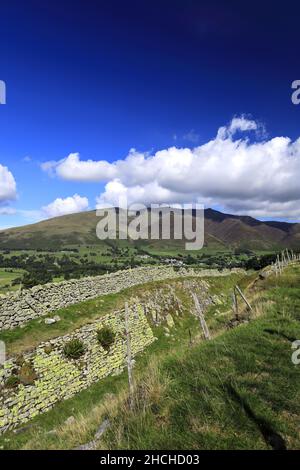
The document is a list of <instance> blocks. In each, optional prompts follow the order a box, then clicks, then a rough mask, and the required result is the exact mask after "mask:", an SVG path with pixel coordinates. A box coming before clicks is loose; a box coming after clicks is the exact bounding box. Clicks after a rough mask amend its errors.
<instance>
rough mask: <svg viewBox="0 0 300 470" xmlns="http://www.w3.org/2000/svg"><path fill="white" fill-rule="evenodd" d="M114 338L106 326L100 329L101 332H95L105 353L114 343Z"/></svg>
mask: <svg viewBox="0 0 300 470" xmlns="http://www.w3.org/2000/svg"><path fill="white" fill-rule="evenodd" d="M115 337H116V335H115V333H114V332H113V331H112V330H111V329H110V328H109V327H108V326H104V327H103V328H101V330H98V331H97V339H98V341H99V343H100V344H101V346H102V348H103V349H105V350H106V351H107V350H108V349H109V348H110V347H111V345H112V344H113V343H114V342H115Z"/></svg>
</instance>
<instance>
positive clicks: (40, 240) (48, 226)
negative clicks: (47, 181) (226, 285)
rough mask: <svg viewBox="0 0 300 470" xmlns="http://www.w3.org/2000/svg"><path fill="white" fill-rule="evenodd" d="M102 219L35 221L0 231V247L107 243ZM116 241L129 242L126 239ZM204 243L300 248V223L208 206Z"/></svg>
mask: <svg viewBox="0 0 300 470" xmlns="http://www.w3.org/2000/svg"><path fill="white" fill-rule="evenodd" d="M99 220H100V218H99V217H97V216H96V212H95V211H89V212H81V213H78V214H71V215H65V216H61V217H56V218H53V219H49V220H45V221H42V222H39V223H36V224H32V225H26V226H23V227H16V228H12V229H5V230H1V231H0V248H10V249H24V248H26V249H29V248H30V249H35V248H42V249H45V248H59V249H62V248H64V247H67V246H74V245H99V246H101V245H102V246H106V242H105V241H101V240H98V238H97V237H96V225H97V223H98V221H99ZM116 243H117V244H120V243H121V244H122V245H126V244H127V243H129V244H130V243H131V244H132V242H130V241H129V242H127V241H118V240H117V242H116ZM139 244H141V245H145V246H148V245H149V246H151V247H154V248H155V249H157V250H158V251H159V250H163V249H164V248H170V247H174V249H178V250H180V249H181V248H183V245H184V243H183V241H179V240H157V241H155V240H153V241H151V240H150V241H140V242H139ZM205 245H206V246H207V247H209V248H213V249H216V250H217V249H224V248H226V247H227V248H228V247H231V248H249V249H256V250H269V249H274V248H281V247H293V248H298V247H299V248H300V225H299V224H288V223H284V222H282V223H281V222H261V221H258V220H256V219H253V218H251V217H245V216H234V215H230V214H223V213H221V212H218V211H215V210H212V209H207V210H206V211H205Z"/></svg>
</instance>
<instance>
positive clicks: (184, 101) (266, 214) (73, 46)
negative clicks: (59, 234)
mask: <svg viewBox="0 0 300 470" xmlns="http://www.w3.org/2000/svg"><path fill="white" fill-rule="evenodd" d="M242 3H244V2H237V1H236V2H235V1H232V2H227V1H226V2H225V1H223V2H215V1H190V0H185V1H183V0H182V1H177V0H172V1H168V0H165V1H156V0H152V1H148V0H145V1H143V2H141V1H130V0H129V1H125V0H123V1H116V0H112V1H110V2H104V1H101V0H98V1H95V0H94V1H91V0H88V1H79V0H72V1H71V0H70V1H66V0H62V1H56V0H53V1H47V0H44V1H43V2H40V1H37V0H27V1H26V2H24V1H22V0H19V1H17V0H10V1H6V0H4V1H2V2H1V29H0V57H1V62H0V79H1V80H4V81H5V83H6V87H7V104H5V105H1V106H0V125H1V139H0V165H1V167H2V168H4V169H5V170H2V178H3V179H2V181H1V172H0V184H2V185H4V184H5V183H3V181H4V177H6V182H7V172H9V174H10V175H11V176H12V178H13V180H14V182H15V185H16V188H15V190H14V195H13V197H12V195H11V192H10V193H9V191H8V190H7V188H6V189H5V190H4V189H3V191H2V193H3V194H2V196H1V188H0V228H1V227H7V226H13V225H20V224H25V223H29V222H33V221H35V220H37V219H39V218H43V217H47V216H53V215H57V214H58V215H59V214H60V213H64V211H72V210H73V208H75V209H76V208H78V210H83V209H86V208H87V206H88V207H89V208H94V207H95V205H96V198H98V199H97V200H98V202H99V201H100V202H112V203H114V201H115V198H116V197H117V195H118V194H124V192H125V193H126V194H127V195H128V197H129V199H130V200H134V197H135V195H136V194H139V195H140V197H141V200H142V201H143V202H146V203H149V202H151V197H152V199H154V200H153V202H157V201H161V202H187V201H189V200H195V199H198V200H199V201H203V202H204V203H205V204H206V205H211V206H213V207H217V208H221V209H223V210H227V211H231V212H236V213H248V214H250V215H254V216H257V217H261V218H277V219H278V218H279V219H282V218H283V219H289V220H300V210H298V206H299V204H298V202H299V200H300V191H299V194H298V190H297V182H298V181H299V175H300V144H299V146H298V144H297V138H298V137H299V135H300V132H299V121H300V106H295V105H293V104H292V102H291V83H292V81H293V80H296V79H297V78H300V72H299V59H298V58H297V43H298V37H299V33H298V18H299V13H300V12H299V9H300V6H297V3H296V2H289V1H287V2H284V6H280V7H279V6H278V5H275V4H274V2H255V1H254V2H251V6H250V4H244V5H241V4H242ZM234 117H235V118H239V119H241V120H242V121H240V124H241V123H242V124H241V125H239V126H237V127H236V128H235V130H234V132H232V131H231V130H230V125H231V124H230V122H232V119H233V118H234ZM236 122H237V121H236ZM247 122H248V123H249V122H250V123H251V122H253V123H255V125H254V124H253V125H252V126H251V125H250V126H249V125H246V124H245V123H247ZM221 126H227V130H226V132H225V134H226V135H225V137H224V136H223V137H222V139H219V140H218V141H217V139H216V136H217V132H218V129H219V128H220V127H221ZM284 137H288V138H289V139H290V141H288V142H287V141H286V140H285V141H284V140H283V139H282V140H278V139H281V138H284ZM274 139H275V140H274ZM220 140H221V142H220ZM237 140H240V142H241V143H240V144H237V143H236V142H237ZM211 141H213V144H212V145H211V146H210V153H209V154H207V148H206V145H207V143H208V142H211ZM298 147H299V148H298ZM170 148H171V149H172V148H173V150H169V149H170ZM195 148H196V150H194V149H195ZM197 148H198V150H197ZM130 149H135V152H133V151H132V152H131V154H130V153H129V152H130ZM184 149H186V151H184ZM157 152H159V153H158V154H157ZM160 152H161V153H160ZM70 154H79V156H77V157H76V158H77V160H76V158H75V160H76V162H77V163H76V162H75V163H76V165H75V167H72V166H71V163H74V158H73V160H72V158H71V159H68V156H69V155H70ZM128 155H131V156H130V157H129V160H128ZM223 155H224V157H223ZM126 158H127V159H126ZM88 160H91V161H92V163H91V162H90V163H91V164H89V165H85V166H84V164H85V163H86V162H87V161H88ZM122 160H125V165H122V164H120V162H121V161H122ZM45 162H52V164H48V165H42V164H43V163H44V164H45ZM97 162H98V163H97ZM99 162H102V164H101V163H100V167H99ZM103 162H106V166H105V168H104V169H103V168H102V166H103ZM116 162H118V163H116ZM253 162H255V164H254V163H253ZM82 164H83V165H82ZM101 165H102V166H101ZM269 165H270V175H271V176H272V178H271V177H270V181H266V184H264V179H268V178H269V176H270V175H268V174H267V169H268V166H269ZM1 167H0V168H1ZM187 167H188V168H187ZM144 169H145V171H144ZM260 169H262V172H261V171H260ZM98 170H99V171H98ZM97 171H98V173H97ZM89 172H90V173H89ZM251 172H252V173H251ZM297 172H298V173H297ZM88 173H89V174H88ZM93 174H97V175H98V176H97V178H96V177H95V178H93ZM82 175H85V176H82ZM81 176H82V177H81ZM180 176H182V178H180ZM250 176H251V178H250ZM224 178H226V181H227V182H228V184H225V183H224V181H223V179H224ZM248 178H249V179H248ZM254 180H257V183H256V185H254V183H253V181H254ZM189 182H190V187H189ZM272 182H274V184H273V183H272ZM7 184H9V183H7ZM3 188H4V186H3ZM246 189H247V190H246ZM5 191H6V192H5ZM149 194H150V196H151V197H150V196H149ZM74 195H78V196H79V197H80V199H78V198H77V199H76V198H75V199H74V198H73V197H74ZM67 198H72V199H67ZM57 199H59V201H56V200H57ZM55 201H56V203H55V204H54V205H53V203H54V202H55ZM51 204H52V205H51ZM299 207H300V206H299Z"/></svg>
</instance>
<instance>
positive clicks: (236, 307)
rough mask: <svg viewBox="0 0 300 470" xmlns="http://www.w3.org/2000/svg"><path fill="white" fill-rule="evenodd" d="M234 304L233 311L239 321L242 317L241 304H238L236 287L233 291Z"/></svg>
mask: <svg viewBox="0 0 300 470" xmlns="http://www.w3.org/2000/svg"><path fill="white" fill-rule="evenodd" d="M232 306H233V313H234V315H235V319H236V320H237V321H239V319H240V317H239V306H238V301H237V297H236V292H235V289H233V292H232Z"/></svg>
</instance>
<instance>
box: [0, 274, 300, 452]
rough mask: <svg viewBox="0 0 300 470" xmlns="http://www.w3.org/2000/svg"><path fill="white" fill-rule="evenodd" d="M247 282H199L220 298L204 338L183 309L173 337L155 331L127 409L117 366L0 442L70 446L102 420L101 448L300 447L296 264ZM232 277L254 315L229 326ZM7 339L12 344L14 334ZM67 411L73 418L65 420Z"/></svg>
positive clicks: (141, 360) (92, 431) (24, 446)
mask: <svg viewBox="0 0 300 470" xmlns="http://www.w3.org/2000/svg"><path fill="white" fill-rule="evenodd" d="M253 280H254V279H252V278H251V277H249V276H247V277H246V278H239V279H237V275H234V276H228V277H227V278H209V279H207V281H208V282H209V285H210V292H211V294H213V295H215V296H217V297H218V298H221V299H222V304H219V303H216V304H215V305H212V306H211V307H209V310H208V311H207V312H206V313H205V316H206V320H207V323H208V327H209V329H210V332H211V334H212V338H213V339H212V340H211V341H209V342H205V341H204V340H203V336H202V334H201V329H200V326H199V322H198V320H197V319H196V318H195V317H194V316H192V315H190V314H189V311H188V310H189V309H188V308H186V314H185V315H184V316H183V317H182V318H181V319H176V321H175V330H174V331H173V332H172V334H171V335H169V336H166V335H165V334H164V328H163V326H160V327H155V335H156V336H157V338H158V341H155V343H153V344H152V345H151V346H150V347H149V348H148V349H147V350H146V351H145V352H144V353H143V354H141V355H140V356H138V357H137V358H136V364H135V368H134V377H135V383H136V388H135V397H134V398H135V408H134V410H130V409H129V406H128V382H127V374H126V372H124V373H122V374H121V375H119V376H116V377H107V378H106V379H104V380H102V381H100V382H99V383H97V384H94V385H93V386H91V387H90V388H89V389H87V390H84V391H83V392H80V393H79V394H78V395H77V396H76V397H73V398H71V399H70V400H67V401H65V402H62V403H59V404H57V405H56V406H55V407H54V408H53V409H52V410H50V411H49V412H48V413H46V414H44V415H41V416H38V417H36V418H34V420H33V421H32V422H31V423H30V426H27V427H25V428H24V429H23V431H22V432H18V433H13V432H11V433H7V434H5V435H4V436H2V437H0V446H2V448H4V449H72V448H75V447H77V446H78V445H80V444H83V443H86V442H88V441H90V440H91V439H93V438H94V436H95V433H96V431H97V429H98V428H99V426H100V424H101V423H102V422H103V420H104V419H107V418H108V419H109V421H110V427H109V429H108V430H107V431H106V432H105V434H104V435H103V436H102V439H101V440H100V441H99V442H98V447H99V448H100V449H283V448H287V449H299V446H300V439H299V414H300V408H299V403H300V400H299V398H300V395H299V390H300V389H299V379H300V375H299V374H300V365H298V366H297V365H294V364H293V363H292V361H291V354H292V352H293V351H292V349H291V344H292V342H293V341H294V339H296V338H299V334H300V329H299V319H300V313H299V312H300V301H299V298H300V297H299V285H300V284H299V280H300V267H299V265H298V266H294V267H292V266H290V267H288V268H286V269H285V271H284V274H283V275H282V276H281V277H280V278H278V277H275V276H272V277H271V278H268V279H267V280H259V279H257V280H256V282H253ZM237 282H238V283H239V285H240V286H241V287H242V288H243V289H244V291H245V292H246V293H247V294H246V295H247V297H248V298H249V300H250V302H251V304H252V307H253V312H252V314H251V316H252V319H251V321H250V322H249V323H243V324H241V325H240V326H238V327H236V328H234V329H230V330H228V329H227V328H226V325H228V321H229V320H230V319H231V318H232V309H231V293H232V288H233V285H235V284H236V283H237ZM247 286H248V288H247ZM118 295H119V294H118ZM183 300H184V299H183ZM184 306H185V307H187V304H185V303H184ZM79 307H80V306H78V308H79ZM189 330H190V331H192V344H190V338H189ZM12 333H13V332H11V334H12ZM53 333H54V332H53ZM26 334H28V332H27V333H26ZM11 339H12V341H18V346H20V338H13V337H12V338H11ZM10 347H12V344H11V346H10ZM70 416H74V418H75V420H73V421H72V422H68V421H66V420H67V418H69V417H70Z"/></svg>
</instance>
